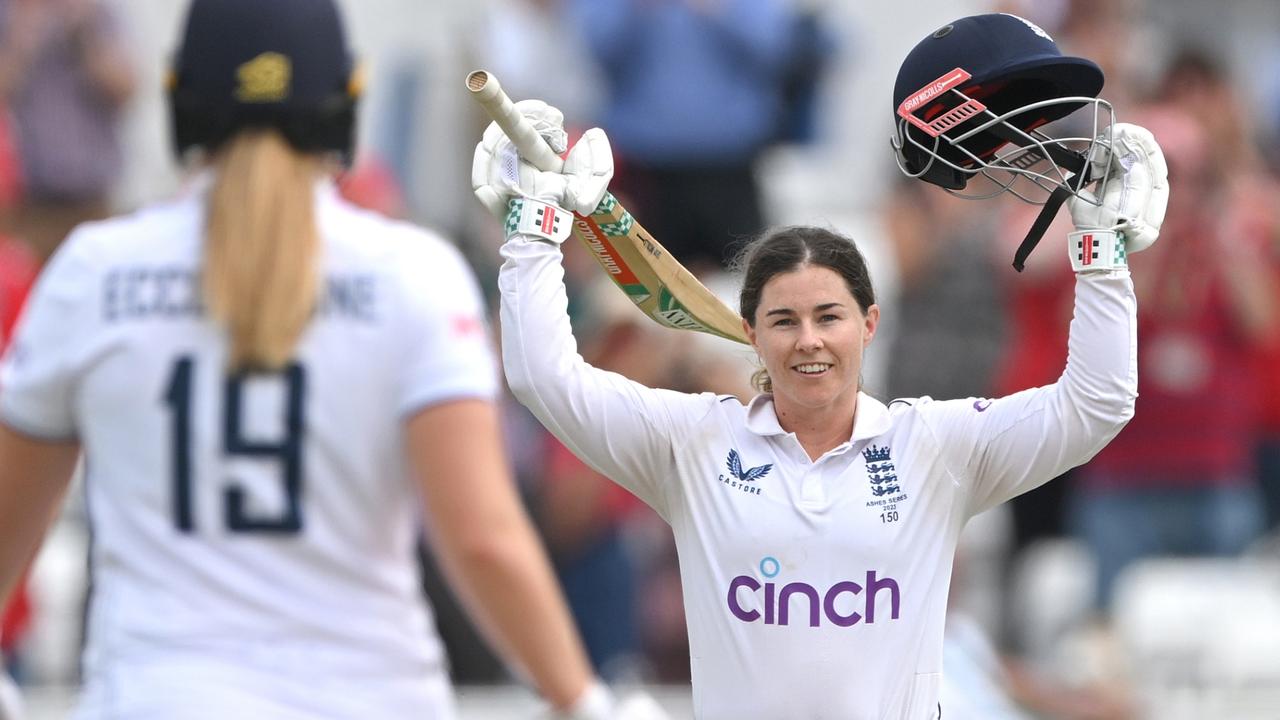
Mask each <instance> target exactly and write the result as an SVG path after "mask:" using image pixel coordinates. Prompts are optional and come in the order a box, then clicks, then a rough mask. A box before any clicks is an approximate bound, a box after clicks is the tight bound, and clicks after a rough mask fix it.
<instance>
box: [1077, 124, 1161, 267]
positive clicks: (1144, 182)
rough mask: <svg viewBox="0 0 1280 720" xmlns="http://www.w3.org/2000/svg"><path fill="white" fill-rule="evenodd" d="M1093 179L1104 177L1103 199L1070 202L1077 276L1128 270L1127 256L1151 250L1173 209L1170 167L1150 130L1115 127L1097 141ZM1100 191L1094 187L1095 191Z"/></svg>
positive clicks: (1084, 195)
mask: <svg viewBox="0 0 1280 720" xmlns="http://www.w3.org/2000/svg"><path fill="white" fill-rule="evenodd" d="M1090 163H1091V168H1092V176H1093V177H1095V178H1099V179H1102V178H1105V179H1106V183H1105V185H1104V187H1103V188H1102V197H1101V198H1099V197H1098V196H1097V195H1095V194H1094V193H1093V192H1091V191H1089V190H1084V191H1081V193H1080V197H1076V196H1072V197H1071V198H1069V199H1068V200H1067V207H1068V208H1069V209H1070V211H1071V219H1072V221H1073V222H1074V223H1075V226H1076V232H1073V233H1071V234H1070V235H1068V236H1067V237H1068V239H1069V249H1070V254H1071V265H1072V267H1073V268H1074V269H1075V270H1076V271H1077V272H1079V271H1084V270H1111V269H1114V268H1118V267H1126V266H1127V265H1128V262H1127V260H1126V258H1127V256H1128V254H1129V253H1135V252H1140V251H1142V250H1146V249H1147V248H1149V247H1151V245H1152V243H1154V242H1155V241H1156V239H1157V238H1158V237H1159V235H1160V225H1161V224H1162V223H1163V222H1164V213H1165V208H1166V206H1167V205H1168V204H1169V168H1168V166H1167V165H1166V164H1165V160H1164V153H1163V152H1162V151H1161V150H1160V145H1159V144H1158V143H1157V142H1156V139H1155V136H1154V135H1152V134H1151V132H1150V131H1149V130H1147V129H1146V128H1143V127H1139V126H1137V125H1131V124H1129V123H1117V124H1115V125H1112V126H1111V127H1110V128H1108V130H1107V131H1106V132H1104V133H1102V135H1100V136H1099V137H1098V142H1097V143H1096V144H1095V145H1094V147H1093V151H1092V152H1091V154H1090ZM1095 189H1096V188H1095Z"/></svg>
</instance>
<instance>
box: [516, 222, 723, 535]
mask: <svg viewBox="0 0 1280 720" xmlns="http://www.w3.org/2000/svg"><path fill="white" fill-rule="evenodd" d="M502 256H503V258H504V260H505V262H504V263H503V265H502V270H501V272H500V273H499V277H498V288H499V290H500V291H501V300H502V306H501V316H502V361H503V367H504V368H505V370H506V375H507V383H508V385H509V386H510V387H511V392H512V393H513V394H514V395H515V396H516V398H517V399H519V400H520V402H522V403H524V405H525V406H526V407H528V408H529V410H530V411H531V412H532V413H533V414H534V415H535V416H536V417H537V418H538V420H540V421H541V422H542V424H543V425H544V426H545V427H546V428H547V429H548V430H549V431H551V433H552V434H554V435H555V436H556V437H557V438H558V439H559V440H560V442H562V443H564V444H565V446H566V447H568V448H569V449H570V450H571V451H572V452H573V453H574V454H575V455H577V456H578V457H579V458H581V459H582V461H583V462H585V463H587V465H589V466H591V468H593V469H594V470H596V471H597V472H599V473H601V474H603V475H605V476H607V477H609V478H610V479H612V480H613V481H614V482H617V483H618V484H620V485H622V486H623V487H625V488H626V489H627V490H629V491H631V492H632V493H633V494H634V495H636V496H637V497H639V498H640V499H641V500H643V501H644V502H645V503H647V504H648V505H649V506H650V507H652V508H653V509H654V510H656V511H657V512H658V514H659V515H661V516H662V517H663V518H669V514H668V508H669V501H668V497H667V489H668V484H667V483H665V482H664V480H667V479H671V478H673V476H674V473H675V468H674V465H675V462H674V457H675V456H674V448H675V443H676V442H678V440H677V438H680V437H688V436H689V435H691V434H692V433H691V431H692V430H693V428H694V427H696V426H697V425H698V423H699V422H700V421H702V420H703V419H704V418H706V416H707V415H708V414H709V413H710V412H711V410H712V408H713V407H714V406H715V403H716V401H717V400H716V396H715V395H712V394H710V393H705V394H701V395H690V394H686V393H678V392H673V391H669V390H655V389H653V388H649V387H645V386H644V385H641V384H639V383H636V382H633V381H631V380H629V379H627V378H625V377H623V376H621V375H618V374H616V373H611V372H606V371H604V370H600V369H597V368H594V367H592V366H591V365H589V364H587V362H586V361H585V360H583V359H582V356H581V355H579V354H578V351H577V343H576V341H575V340H574V338H573V332H572V329H571V327H570V324H569V316H568V314H567V307H568V300H567V298H566V296H565V290H564V269H563V268H562V267H561V265H560V248H559V247H558V246H555V245H551V244H549V243H545V242H542V241H538V240H532V239H526V238H523V237H521V236H518V235H517V236H514V237H513V238H512V239H511V240H509V241H508V242H507V243H506V244H505V245H503V247H502Z"/></svg>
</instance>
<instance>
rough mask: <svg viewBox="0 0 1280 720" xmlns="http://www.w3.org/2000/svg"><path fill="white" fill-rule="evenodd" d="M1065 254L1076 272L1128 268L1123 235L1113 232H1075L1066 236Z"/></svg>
mask: <svg viewBox="0 0 1280 720" xmlns="http://www.w3.org/2000/svg"><path fill="white" fill-rule="evenodd" d="M1067 254H1068V255H1069V256H1070V257H1071V269H1072V270H1075V271H1076V272H1078V273H1079V272H1094V271H1100V270H1120V269H1123V268H1128V267H1129V259H1128V255H1127V254H1126V253H1125V249H1124V235H1121V234H1120V233H1117V232H1116V231H1115V230H1077V231H1075V232H1073V233H1068V234H1067Z"/></svg>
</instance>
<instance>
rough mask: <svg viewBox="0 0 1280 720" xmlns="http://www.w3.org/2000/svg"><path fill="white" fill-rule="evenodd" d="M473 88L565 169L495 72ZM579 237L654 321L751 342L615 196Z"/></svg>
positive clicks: (527, 143)
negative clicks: (519, 108) (494, 74)
mask: <svg viewBox="0 0 1280 720" xmlns="http://www.w3.org/2000/svg"><path fill="white" fill-rule="evenodd" d="M467 90H468V91H470V92H471V95H472V97H473V98H475V100H476V101H477V102H478V103H480V105H481V107H483V108H484V109H485V112H487V113H488V114H489V117H490V118H492V119H493V120H494V121H495V122H497V123H498V126H499V127H501V128H502V130H503V132H505V133H506V135H507V137H508V138H510V139H511V142H512V143H513V144H514V145H515V146H516V149H517V150H519V152H520V155H521V156H522V157H524V158H526V159H527V160H529V162H531V163H533V164H534V166H535V167H537V168H539V169H541V170H548V171H552V172H559V171H560V168H561V167H562V165H563V163H562V161H561V159H560V157H559V156H558V155H556V154H555V152H554V151H552V150H551V147H550V146H548V145H547V143H546V141H545V140H543V139H542V136H541V135H539V134H538V132H537V131H536V130H535V129H534V128H533V126H532V124H531V123H530V122H529V121H528V119H527V118H525V117H524V116H523V115H521V114H520V112H519V111H518V110H516V109H515V105H514V103H512V102H511V99H510V98H508V97H507V94H506V93H505V92H503V90H502V86H501V85H499V83H498V79H497V78H495V77H494V76H493V74H492V73H490V72H487V71H485V70H476V71H474V72H472V73H470V74H469V75H467ZM573 235H574V237H576V238H578V240H580V241H581V242H582V243H583V244H584V245H586V246H587V249H588V250H589V251H590V252H591V255H592V257H594V258H595V259H596V262H598V263H599V264H600V266H601V267H602V268H604V271H605V272H606V273H608V275H609V279H610V280H612V281H613V283H614V284H615V285H617V286H618V287H619V288H620V289H621V290H622V291H623V292H625V293H626V294H627V297H628V298H630V299H631V301H632V302H633V303H635V305H636V306H637V307H639V308H640V309H641V310H642V311H643V312H644V314H645V315H646V316H648V317H649V318H650V319H651V320H653V321H654V322H657V323H659V324H661V325H665V326H667V327H670V328H675V329H677V330H694V331H697V332H704V333H709V334H711V335H716V336H719V337H722V338H726V339H728V340H733V341H735V342H740V343H743V344H750V342H749V341H748V340H747V337H746V334H745V333H744V332H743V329H742V318H740V317H739V316H738V314H737V313H735V312H734V311H733V310H730V309H729V308H728V306H726V305H725V304H724V303H723V302H722V301H721V300H720V298H718V297H716V295H715V294H714V293H712V292H711V291H710V290H708V289H707V288H706V286H705V285H703V284H702V283H701V282H699V281H698V279H697V278H696V277H694V275H693V273H691V272H689V271H688V269H686V268H685V267H684V266H683V265H681V264H680V262H679V261H678V260H676V259H675V258H674V257H673V256H672V255H671V253H669V252H667V249H666V248H664V247H663V246H662V244H661V243H659V242H658V241H657V240H656V239H655V238H654V237H653V236H652V235H650V234H649V233H648V232H646V231H645V229H644V228H643V227H641V225H640V223H638V222H636V220H635V218H633V217H632V216H631V213H629V212H627V210H626V208H624V207H623V206H622V204H621V203H619V202H618V201H617V199H616V198H614V197H613V195H611V194H606V195H605V198H604V200H603V201H601V203H600V205H599V206H598V207H597V208H596V210H595V212H593V213H592V214H591V215H579V214H577V213H575V218H574V223H573Z"/></svg>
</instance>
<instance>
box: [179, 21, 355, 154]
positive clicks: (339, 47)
mask: <svg viewBox="0 0 1280 720" xmlns="http://www.w3.org/2000/svg"><path fill="white" fill-rule="evenodd" d="M168 91H169V93H168V94H169V107H170V111H171V120H172V125H173V140H174V149H175V150H176V152H177V153H178V155H179V157H181V156H183V155H185V154H186V152H187V151H188V150H189V149H191V148H196V147H199V148H203V149H204V150H205V151H206V152H213V151H216V150H217V149H218V147H219V146H221V145H222V143H224V142H226V141H227V140H228V139H230V138H231V137H232V136H233V135H235V134H236V133H237V132H239V131H240V130H242V129H245V128H255V127H262V128H275V129H276V130H279V131H280V133H281V134H282V135H283V136H284V137H285V139H286V140H287V141H288V142H289V144H290V145H292V146H293V147H294V148H296V149H297V150H299V151H302V152H336V153H339V154H341V155H342V157H343V160H344V161H346V162H348V163H349V162H350V159H351V153H352V147H353V136H354V133H355V117H356V104H357V101H358V100H359V96H360V91H361V79H360V76H359V71H358V69H357V68H356V67H355V65H354V63H353V60H352V57H351V54H350V52H349V51H348V49H347V43H346V33H345V31H344V29H343V24H342V18H341V16H340V15H339V12H338V8H337V7H336V6H335V5H334V2H333V0H193V1H192V3H191V6H190V8H189V9H188V11H187V19H186V29H185V30H184V33H183V37H182V46H181V48H180V49H179V51H178V53H177V57H176V59H175V61H174V64H173V67H172V68H171V71H170V75H169V80H168Z"/></svg>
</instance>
